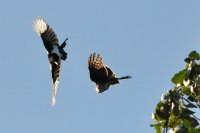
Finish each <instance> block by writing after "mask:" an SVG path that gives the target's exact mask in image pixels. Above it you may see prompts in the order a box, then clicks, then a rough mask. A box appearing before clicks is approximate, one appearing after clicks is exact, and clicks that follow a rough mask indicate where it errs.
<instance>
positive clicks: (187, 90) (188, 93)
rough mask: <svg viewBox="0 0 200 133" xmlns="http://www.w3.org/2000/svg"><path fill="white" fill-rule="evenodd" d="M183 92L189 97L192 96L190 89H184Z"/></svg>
mask: <svg viewBox="0 0 200 133" xmlns="http://www.w3.org/2000/svg"><path fill="white" fill-rule="evenodd" d="M182 92H183V93H184V94H185V95H187V96H190V95H191V91H190V89H189V88H188V87H183V88H182Z"/></svg>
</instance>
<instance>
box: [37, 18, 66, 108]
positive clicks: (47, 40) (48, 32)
mask: <svg viewBox="0 0 200 133" xmlns="http://www.w3.org/2000/svg"><path fill="white" fill-rule="evenodd" d="M33 29H34V31H35V32H36V33H37V34H38V35H39V36H40V37H41V38H42V41H43V43H44V47H45V48H46V50H47V55H48V60H49V64H50V70H51V74H52V80H53V93H52V97H51V105H52V106H54V104H55V102H56V94H57V90H58V84H59V75H60V67H61V60H66V59H67V53H66V52H65V51H64V47H65V46H66V45H67V44H66V40H67V39H68V38H67V39H66V40H65V41H64V42H63V43H62V44H61V45H59V43H58V38H57V35H56V34H55V32H54V31H53V30H52V28H51V27H50V26H49V25H48V24H47V23H46V22H45V21H44V20H43V19H40V18H37V19H35V21H34V23H33Z"/></svg>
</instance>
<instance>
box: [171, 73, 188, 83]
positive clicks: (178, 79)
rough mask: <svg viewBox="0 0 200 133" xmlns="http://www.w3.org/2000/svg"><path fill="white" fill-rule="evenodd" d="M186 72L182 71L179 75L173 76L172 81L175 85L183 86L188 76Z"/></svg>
mask: <svg viewBox="0 0 200 133" xmlns="http://www.w3.org/2000/svg"><path fill="white" fill-rule="evenodd" d="M186 72H187V70H186V69H184V70H182V71H180V72H179V73H177V74H175V75H174V76H173V78H172V79H171V81H172V82H173V83H174V84H176V85H177V84H182V83H183V80H184V79H185V76H186Z"/></svg>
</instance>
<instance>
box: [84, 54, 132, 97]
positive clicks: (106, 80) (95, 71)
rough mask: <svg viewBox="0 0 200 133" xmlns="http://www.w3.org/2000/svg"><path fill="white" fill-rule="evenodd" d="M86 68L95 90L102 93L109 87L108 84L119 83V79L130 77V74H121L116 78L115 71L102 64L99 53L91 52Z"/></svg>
mask: <svg viewBox="0 0 200 133" xmlns="http://www.w3.org/2000/svg"><path fill="white" fill-rule="evenodd" d="M88 69H89V72H90V79H91V80H92V81H93V82H95V83H96V92H97V93H102V92H104V91H106V90H108V88H109V87H110V85H114V84H119V80H122V79H129V78H132V77H131V76H123V77H121V78H117V77H116V75H115V73H114V72H113V71H112V70H111V69H110V68H109V67H108V66H107V65H105V64H103V61H102V57H101V56H100V54H98V55H97V56H96V53H93V54H91V55H90V57H89V58H88Z"/></svg>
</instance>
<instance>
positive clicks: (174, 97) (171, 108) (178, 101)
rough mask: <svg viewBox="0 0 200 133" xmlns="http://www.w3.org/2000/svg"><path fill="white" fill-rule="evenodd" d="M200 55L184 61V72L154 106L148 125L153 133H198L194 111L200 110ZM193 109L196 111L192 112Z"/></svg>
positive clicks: (197, 122)
mask: <svg viewBox="0 0 200 133" xmlns="http://www.w3.org/2000/svg"><path fill="white" fill-rule="evenodd" d="M198 60H200V55H199V53H197V52H196V51H192V52H191V53H190V54H189V55H188V57H187V58H186V59H185V63H186V68H185V69H183V70H181V71H180V72H178V73H176V74H175V75H174V76H173V77H172V79H171V81H172V82H173V83H174V84H175V87H174V88H173V89H170V90H169V91H168V92H167V93H166V94H163V95H162V97H161V100H160V101H159V102H158V103H157V105H156V108H155V112H154V113H153V114H152V119H153V120H154V121H155V123H154V124H151V126H152V127H154V128H155V131H156V133H168V132H169V131H172V132H173V133H200V125H199V119H198V118H197V117H196V116H195V112H194V110H197V109H199V107H200V63H198ZM195 108H196V109H195Z"/></svg>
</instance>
